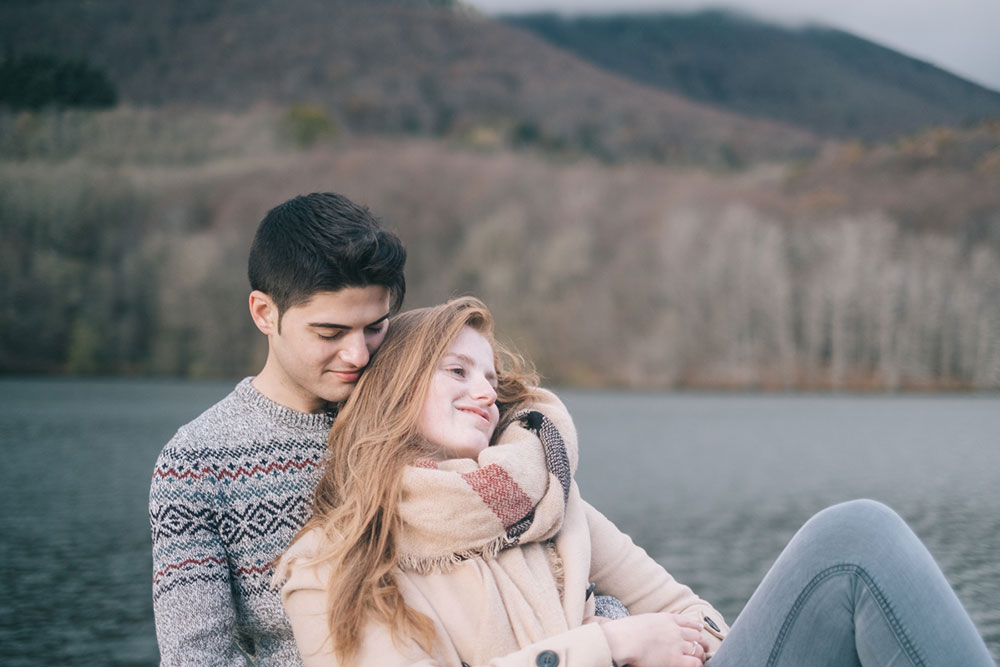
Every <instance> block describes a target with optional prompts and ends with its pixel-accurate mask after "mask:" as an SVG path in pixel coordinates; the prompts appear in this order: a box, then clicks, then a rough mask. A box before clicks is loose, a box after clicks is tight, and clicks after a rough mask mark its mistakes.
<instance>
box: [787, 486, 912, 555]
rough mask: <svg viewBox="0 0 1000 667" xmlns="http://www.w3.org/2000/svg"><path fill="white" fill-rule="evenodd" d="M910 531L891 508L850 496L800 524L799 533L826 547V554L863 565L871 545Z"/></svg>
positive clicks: (909, 536)
mask: <svg viewBox="0 0 1000 667" xmlns="http://www.w3.org/2000/svg"><path fill="white" fill-rule="evenodd" d="M912 536H913V533H912V532H911V531H910V529H909V527H908V526H907V525H906V522H905V521H903V519H902V518H901V517H900V516H899V515H898V514H896V512H895V511H893V510H892V508H890V507H888V506H887V505H884V504H882V503H880V502H878V501H875V500H867V499H862V500H851V501H848V502H844V503H840V504H838V505H833V506H831V507H828V508H826V509H824V510H822V511H820V512H818V513H817V514H816V515H814V516H813V517H812V518H811V519H809V521H807V522H806V524H805V525H804V526H803V527H802V537H803V539H806V540H808V541H810V542H812V543H814V544H817V543H818V544H821V545H822V546H823V548H824V549H829V551H828V552H827V553H828V555H829V556H832V557H835V558H837V559H838V560H844V561H849V562H854V564H857V565H864V563H862V562H855V561H857V560H859V559H861V560H864V556H865V555H866V554H869V553H870V552H871V547H872V546H875V545H880V546H882V547H885V546H888V545H889V544H892V543H894V542H897V541H899V540H902V541H909V540H910V539H912Z"/></svg>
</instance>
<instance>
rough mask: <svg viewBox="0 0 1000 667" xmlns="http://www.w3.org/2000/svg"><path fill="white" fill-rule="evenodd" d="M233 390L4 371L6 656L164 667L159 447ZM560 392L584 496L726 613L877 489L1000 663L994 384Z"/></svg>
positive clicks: (2, 644) (0, 409)
mask: <svg viewBox="0 0 1000 667" xmlns="http://www.w3.org/2000/svg"><path fill="white" fill-rule="evenodd" d="M232 385H233V382H185V381H139V380H51V379H45V380H40V379H27V380H25V379H0V451H2V453H3V457H4V465H3V466H0V572H2V575H3V576H0V664H3V665H5V666H6V667H15V666H22V665H52V664H59V665H63V666H66V665H100V666H103V665H136V666H138V665H155V664H157V650H156V641H155V635H154V631H153V618H152V606H151V601H150V597H151V593H150V586H151V585H150V577H151V562H150V554H149V529H148V520H147V507H146V499H147V494H148V488H149V478H150V475H151V472H152V467H153V462H154V460H155V458H156V455H157V453H158V452H159V449H160V448H161V447H162V446H163V444H164V443H165V442H166V441H167V440H168V439H169V438H170V436H171V435H172V434H173V432H174V431H175V430H176V428H177V426H179V425H180V424H182V423H184V422H186V421H188V420H189V419H191V418H193V417H194V416H196V415H197V414H198V413H199V412H200V411H201V410H202V409H204V408H205V407H207V406H208V405H210V404H211V403H212V402H214V401H215V400H217V399H218V398H221V397H222V396H223V395H224V394H225V393H226V392H228V391H229V389H230V388H231V387H232ZM560 395H561V396H562V397H563V399H564V400H565V401H566V403H567V404H568V405H569V407H570V409H571V411H572V412H573V414H574V416H575V418H576V421H577V426H578V429H579V431H580V439H581V447H582V455H581V468H580V471H579V474H578V480H579V482H580V487H581V490H582V492H583V495H584V497H585V498H586V499H588V500H589V501H590V502H591V503H592V504H594V505H595V506H597V507H598V508H599V509H601V510H602V511H604V512H605V514H607V515H608V516H609V517H611V518H612V519H613V520H615V521H616V522H617V523H618V524H619V526H620V527H621V528H622V529H623V530H625V531H626V532H629V533H631V534H632V535H633V536H634V537H635V539H636V541H637V542H639V543H640V544H642V545H643V546H644V547H646V548H647V549H648V550H649V551H650V553H651V554H652V555H653V556H654V557H655V558H656V559H657V560H659V561H660V562H661V563H663V564H664V565H665V566H666V567H667V568H668V569H669V570H670V571H671V572H672V573H673V574H674V576H676V577H677V578H678V579H679V580H681V581H683V582H685V583H688V584H690V585H691V586H692V587H693V588H695V590H697V591H698V592H699V594H701V595H702V596H703V597H705V598H706V599H708V600H710V601H712V602H713V603H714V604H715V605H716V606H717V607H718V608H719V609H720V610H721V611H722V612H723V613H724V614H726V616H727V618H729V619H730V620H732V619H733V618H735V617H736V615H737V613H738V612H739V610H740V608H741V607H742V605H743V603H744V602H745V601H746V599H747V598H748V597H749V595H750V593H751V592H752V591H753V588H754V586H755V585H756V584H757V582H758V581H759V580H760V579H761V577H762V576H763V574H764V572H765V571H766V569H767V568H768V566H769V565H770V563H771V562H772V561H773V559H774V558H775V557H776V556H777V554H778V552H779V551H780V550H781V548H782V546H784V544H785V543H786V542H787V541H788V539H789V538H790V537H791V535H792V534H793V533H794V531H795V530H796V529H797V528H798V527H799V526H800V525H801V524H802V522H803V521H805V520H806V519H807V518H808V517H809V516H810V515H811V514H813V513H814V512H816V511H817V510H819V509H821V508H823V507H825V506H827V505H830V504H832V503H835V502H839V501H842V500H847V499H850V498H857V497H868V498H875V499H877V500H881V501H883V502H886V503H888V504H890V505H891V506H892V507H894V508H895V509H896V510H897V511H898V512H899V513H900V514H901V515H902V516H903V517H904V518H905V519H906V520H907V521H909V522H910V525H911V526H912V527H913V528H914V530H915V531H916V532H917V534H918V535H920V537H921V538H923V540H924V541H925V542H926V544H927V545H928V548H929V549H930V551H931V553H933V554H934V556H935V557H936V558H937V559H938V562H939V563H940V565H941V567H942V569H943V570H944V572H945V574H946V575H947V577H948V579H949V581H951V583H952V585H953V586H954V587H955V589H956V591H957V592H958V595H959V597H960V598H961V599H962V601H963V603H964V604H965V606H966V608H967V609H968V610H969V612H970V614H971V615H972V617H973V620H975V622H976V624H977V625H978V627H979V629H980V631H981V632H982V633H983V635H984V637H985V638H986V640H987V644H988V645H989V647H990V650H991V651H992V653H993V657H994V659H995V660H997V659H1000V447H998V444H1000V397H997V396H957V397H955V396H947V397H928V396H906V397H892V396H868V397H856V396H783V395H778V396H756V395H728V394H727V395H715V394H652V393H626V392H613V393H607V392H602V393H596V392H593V393H591V392H576V391H562V392H560Z"/></svg>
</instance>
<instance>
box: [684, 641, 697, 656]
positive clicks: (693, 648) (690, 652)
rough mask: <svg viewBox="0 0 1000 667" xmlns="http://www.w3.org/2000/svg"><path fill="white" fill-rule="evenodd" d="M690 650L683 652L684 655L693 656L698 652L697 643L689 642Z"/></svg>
mask: <svg viewBox="0 0 1000 667" xmlns="http://www.w3.org/2000/svg"><path fill="white" fill-rule="evenodd" d="M689 648H690V650H688V651H684V655H694V654H696V653H697V652H698V642H691V646H690V647H689Z"/></svg>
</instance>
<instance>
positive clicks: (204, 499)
mask: <svg viewBox="0 0 1000 667" xmlns="http://www.w3.org/2000/svg"><path fill="white" fill-rule="evenodd" d="M405 261H406V251H405V250H404V248H403V246H402V244H401V243H400V241H399V239H398V238H397V237H396V236H395V235H394V234H392V233H391V232H388V231H386V230H384V229H382V228H381V226H380V225H379V223H378V221H377V220H376V219H375V218H373V217H372V215H371V214H370V213H369V212H368V210H367V209H365V208H363V207H360V206H357V205H355V204H353V203H352V202H351V201H349V200H348V199H346V198H345V197H342V196H340V195H336V194H331V193H323V194H311V195H307V196H302V197H296V198H294V199H292V200H290V201H288V202H285V203H284V204H281V205H280V206H277V207H275V208H274V209H272V210H271V211H270V212H269V213H268V214H267V216H266V217H265V218H264V219H263V221H262V222H261V223H260V226H259V228H258V230H257V233H256V236H255V237H254V241H253V245H252V247H251V248H250V258H249V277H250V287H251V290H252V291H251V292H250V300H249V305H250V315H251V318H252V319H253V322H254V324H255V325H256V326H257V328H258V329H260V331H261V333H263V334H264V335H265V336H267V340H268V352H267V360H266V362H265V364H264V368H263V369H262V370H261V371H260V373H259V374H258V375H257V376H256V377H253V378H246V379H244V380H243V381H242V382H240V383H239V384H238V385H237V386H236V388H235V389H234V390H233V392H232V393H230V394H229V395H228V396H226V397H225V398H223V399H222V400H221V401H220V402H219V403H217V404H216V405H214V406H212V407H211V408H209V409H208V410H206V411H205V412H204V413H203V414H202V415H201V416H199V417H198V418H197V419H195V420H194V421H192V422H191V423H189V424H187V425H185V426H183V427H181V428H180V429H179V430H178V431H177V434H176V435H175V436H174V437H173V439H171V440H170V442H169V443H167V445H166V446H165V447H164V448H163V451H162V452H161V453H160V456H159V459H158V460H157V463H156V469H155V470H154V473H153V481H152V484H151V487H150V496H149V514H150V524H151V528H152V536H153V608H154V611H155V614H156V634H157V640H158V642H159V646H160V657H161V664H162V665H165V666H167V665H199V666H204V665H242V664H245V663H246V661H247V657H248V656H249V657H250V658H251V659H253V661H254V662H256V663H257V664H262V665H295V664H301V662H300V659H299V656H298V652H297V650H296V646H295V641H294V638H293V637H292V634H291V629H290V627H289V625H288V622H287V620H286V618H285V615H284V612H283V610H282V607H281V602H280V600H279V598H278V595H277V593H276V591H274V590H272V589H271V587H270V580H271V574H272V563H273V561H274V560H275V559H276V558H277V557H278V556H279V555H280V554H281V553H282V552H283V550H284V549H285V547H286V546H287V544H288V543H289V541H290V540H291V538H292V536H293V535H295V533H296V532H297V531H298V529H299V528H300V527H301V525H302V524H303V523H305V520H306V518H307V517H308V514H309V511H310V503H311V494H312V490H313V487H314V485H315V482H316V480H317V479H318V475H319V472H320V470H319V469H320V466H321V462H322V459H323V455H324V452H325V449H326V438H327V433H328V431H329V430H330V426H331V424H332V423H333V418H334V415H335V412H336V407H337V405H338V404H339V403H340V402H342V401H344V400H345V399H346V398H347V397H348V396H349V395H350V393H351V391H352V390H353V388H354V386H355V383H356V382H357V380H358V378H359V377H360V375H361V373H362V372H363V371H364V369H365V366H366V365H367V364H368V361H369V359H370V358H371V355H372V354H373V353H374V352H375V350H376V349H377V348H378V346H379V345H380V344H381V342H382V339H383V338H384V337H385V332H386V327H387V326H388V318H389V316H390V315H391V314H393V313H395V312H397V311H398V310H399V308H400V306H401V305H402V301H403V296H404V293H405V289H406V287H405V281H404V279H403V265H404V264H405Z"/></svg>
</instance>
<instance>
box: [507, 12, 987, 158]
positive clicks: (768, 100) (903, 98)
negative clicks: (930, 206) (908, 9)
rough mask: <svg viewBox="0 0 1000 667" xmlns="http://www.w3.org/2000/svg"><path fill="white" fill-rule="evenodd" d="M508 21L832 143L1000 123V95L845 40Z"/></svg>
mask: <svg viewBox="0 0 1000 667" xmlns="http://www.w3.org/2000/svg"><path fill="white" fill-rule="evenodd" d="M505 20H506V21H507V22H508V23H510V24H511V25H515V26H518V27H521V28H525V29H527V30H531V31H532V32H534V33H536V34H538V35H539V36H541V37H544V38H545V39H547V40H549V41H550V42H552V43H553V44H555V45H557V46H560V47H562V48H565V49H567V50H568V51H570V52H572V53H575V54H576V55H578V56H580V57H581V58H583V59H585V60H588V61H590V62H593V63H595V64H596V65H599V66H601V67H603V68H605V69H607V70H608V71H609V72H615V73H617V74H622V75H625V76H627V77H630V78H632V79H634V80H636V81H639V82H642V83H646V84H649V85H651V86H655V87H657V88H661V89H663V90H668V91H671V92H673V93H678V94H681V95H684V96H686V97H690V98H692V99H696V100H700V101H702V102H706V103H708V104H712V105H715V106H718V107H722V108H725V109H730V110H732V111H736V112H738V113H741V114H746V115H748V116H754V117H758V118H768V119H771V120H779V121H781V122H783V123H788V124H791V125H795V126H798V127H801V128H803V129H807V130H809V131H811V132H814V133H816V134H819V135H824V136H829V135H832V136H838V137H857V138H862V139H867V140H885V139H891V138H895V137H900V136H905V135H907V134H911V133H913V132H917V131H920V130H925V129H927V128H929V127H933V126H936V125H969V124H975V123H978V122H982V121H983V120H986V119H1000V92H996V91H992V90H988V89H985V88H983V87H981V86H978V85H976V84H974V83H971V82H969V81H966V80H964V79H961V78H959V77H957V76H954V75H952V74H949V73H948V72H945V71H943V70H941V69H938V68H936V67H934V66H932V65H929V64H928V63H925V62H922V61H920V60H916V59H914V58H910V57H907V56H904V55H902V54H900V53H897V52H895V51H892V50H890V49H887V48H884V47H881V46H878V45H877V44H873V43H871V42H869V41H867V40H864V39H861V38H859V37H856V36H854V35H851V34H848V33H845V32H843V31H840V30H833V29H830V28H822V27H809V28H800V29H791V28H785V27H782V26H778V25H774V24H768V23H763V22H761V21H758V20H755V19H752V18H749V17H745V16H741V15H737V14H733V13H727V12H720V11H711V12H701V13H693V14H652V13H650V14H634V15H610V16H580V17H573V18H568V17H561V16H557V15H553V14H527V15H523V16H511V17H507V18H506V19H505Z"/></svg>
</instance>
